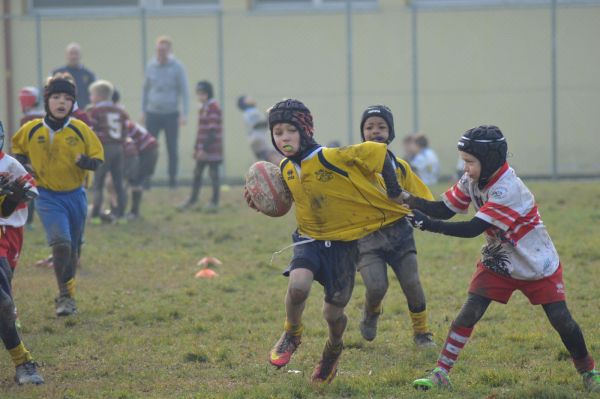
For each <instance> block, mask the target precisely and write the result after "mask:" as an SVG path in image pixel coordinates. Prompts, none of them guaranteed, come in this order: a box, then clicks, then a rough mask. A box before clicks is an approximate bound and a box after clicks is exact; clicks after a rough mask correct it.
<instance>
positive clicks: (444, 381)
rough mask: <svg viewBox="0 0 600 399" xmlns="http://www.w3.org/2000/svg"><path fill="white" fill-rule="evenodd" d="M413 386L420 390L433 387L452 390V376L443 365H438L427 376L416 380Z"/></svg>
mask: <svg viewBox="0 0 600 399" xmlns="http://www.w3.org/2000/svg"><path fill="white" fill-rule="evenodd" d="M413 387H414V388H415V389H417V390H419V391H428V390H430V389H432V388H437V389H446V390H452V384H451V383H450V377H449V376H448V373H447V372H446V371H445V370H444V369H443V368H441V367H436V368H434V369H433V370H431V371H430V372H429V374H427V375H426V376H425V377H423V378H419V379H418V380H414V381H413Z"/></svg>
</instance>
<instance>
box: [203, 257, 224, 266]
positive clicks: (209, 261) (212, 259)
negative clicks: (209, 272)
mask: <svg viewBox="0 0 600 399" xmlns="http://www.w3.org/2000/svg"><path fill="white" fill-rule="evenodd" d="M222 264H223V262H221V261H220V260H219V259H217V258H215V257H214V256H205V257H204V258H202V259H200V260H199V261H198V266H204V267H206V266H210V265H222Z"/></svg>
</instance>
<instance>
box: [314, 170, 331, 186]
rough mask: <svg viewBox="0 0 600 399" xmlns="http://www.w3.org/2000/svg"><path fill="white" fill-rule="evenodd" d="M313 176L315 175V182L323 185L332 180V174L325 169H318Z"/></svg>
mask: <svg viewBox="0 0 600 399" xmlns="http://www.w3.org/2000/svg"><path fill="white" fill-rule="evenodd" d="M315 175H317V180H318V181H320V182H323V183H327V182H328V181H329V180H331V179H333V173H331V172H329V171H327V170H325V169H319V170H318V171H317V172H316V173H315Z"/></svg>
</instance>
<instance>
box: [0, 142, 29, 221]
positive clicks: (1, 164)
mask: <svg viewBox="0 0 600 399" xmlns="http://www.w3.org/2000/svg"><path fill="white" fill-rule="evenodd" d="M0 174H2V175H6V176H7V177H8V179H9V180H10V181H13V180H16V179H19V178H21V177H23V176H25V179H26V180H27V182H28V184H29V186H31V188H30V190H31V191H33V192H35V193H36V194H37V193H38V190H37V188H36V185H35V180H34V179H33V177H32V176H31V175H30V174H29V173H27V171H26V170H25V168H24V167H23V165H21V163H20V162H19V161H17V160H16V159H14V158H13V157H11V156H10V155H8V154H5V153H4V151H0ZM26 222H27V204H26V203H21V204H19V205H18V206H17V209H15V211H14V212H13V213H12V214H11V215H10V216H9V217H7V218H2V217H0V226H12V227H22V226H24V225H25V223H26Z"/></svg>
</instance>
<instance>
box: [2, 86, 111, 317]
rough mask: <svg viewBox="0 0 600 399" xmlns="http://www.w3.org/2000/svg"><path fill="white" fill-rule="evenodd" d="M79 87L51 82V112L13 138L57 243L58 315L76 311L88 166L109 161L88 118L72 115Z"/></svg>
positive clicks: (47, 96) (47, 104)
mask: <svg viewBox="0 0 600 399" xmlns="http://www.w3.org/2000/svg"><path fill="white" fill-rule="evenodd" d="M75 95H76V90H75V85H74V84H73V83H72V82H71V81H70V80H68V79H66V78H65V77H61V76H56V77H53V78H51V79H50V80H48V83H47V84H46V87H45V88H44V108H45V110H46V116H45V117H44V119H43V120H40V119H36V120H33V121H31V122H28V123H26V124H25V125H24V126H22V127H21V128H20V129H19V131H18V132H17V133H16V134H15V135H14V136H13V139H12V150H13V153H14V154H15V157H16V158H17V159H18V160H19V161H20V162H21V163H22V164H23V165H27V164H31V167H32V170H33V173H34V174H35V176H36V178H37V184H38V190H39V193H40V195H39V197H38V198H37V199H36V205H37V209H38V215H39V217H40V220H41V221H42V224H43V225H44V229H45V231H46V238H47V240H48V245H50V246H51V247H52V255H53V263H54V271H55V274H56V279H57V282H58V288H59V296H58V298H57V299H56V314H57V315H58V316H68V315H72V314H74V313H76V312H77V306H76V303H75V270H76V265H77V261H78V259H79V251H80V249H81V244H82V237H83V231H84V227H85V218H86V213H87V198H86V194H85V190H84V189H83V187H82V186H83V183H84V181H85V178H86V176H87V173H88V171H89V170H95V169H97V168H98V166H99V165H100V164H102V161H103V159H104V153H103V150H102V144H101V143H100V141H99V140H98V137H97V136H96V135H95V134H94V132H93V131H92V130H91V129H90V128H89V127H88V126H87V125H86V124H85V123H83V122H81V121H80V120H78V119H74V118H71V117H70V115H71V113H72V112H73V106H74V104H75V97H76V96H75Z"/></svg>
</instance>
